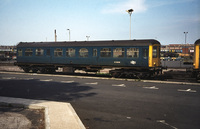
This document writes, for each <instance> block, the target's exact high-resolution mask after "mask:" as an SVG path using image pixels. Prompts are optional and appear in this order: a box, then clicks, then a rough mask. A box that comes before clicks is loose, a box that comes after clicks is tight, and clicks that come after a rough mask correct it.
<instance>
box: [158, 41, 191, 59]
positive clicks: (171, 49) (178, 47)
mask: <svg viewBox="0 0 200 129" xmlns="http://www.w3.org/2000/svg"><path fill="white" fill-rule="evenodd" d="M161 53H163V54H164V53H177V54H179V56H192V55H193V53H194V44H186V45H185V44H169V45H162V46H161Z"/></svg>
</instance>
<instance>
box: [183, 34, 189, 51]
mask: <svg viewBox="0 0 200 129" xmlns="http://www.w3.org/2000/svg"><path fill="white" fill-rule="evenodd" d="M183 33H184V34H185V54H186V43H187V34H188V32H183Z"/></svg>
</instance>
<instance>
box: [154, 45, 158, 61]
mask: <svg viewBox="0 0 200 129" xmlns="http://www.w3.org/2000/svg"><path fill="white" fill-rule="evenodd" d="M157 56H158V53H157V46H154V47H153V58H157Z"/></svg>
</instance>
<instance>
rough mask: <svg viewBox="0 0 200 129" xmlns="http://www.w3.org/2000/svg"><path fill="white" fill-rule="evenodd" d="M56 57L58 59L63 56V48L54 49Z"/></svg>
mask: <svg viewBox="0 0 200 129" xmlns="http://www.w3.org/2000/svg"><path fill="white" fill-rule="evenodd" d="M54 56H56V57H61V56H63V50H62V49H61V48H56V49H54Z"/></svg>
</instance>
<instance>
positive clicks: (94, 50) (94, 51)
mask: <svg viewBox="0 0 200 129" xmlns="http://www.w3.org/2000/svg"><path fill="white" fill-rule="evenodd" d="M93 56H97V49H96V48H95V49H93Z"/></svg>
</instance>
